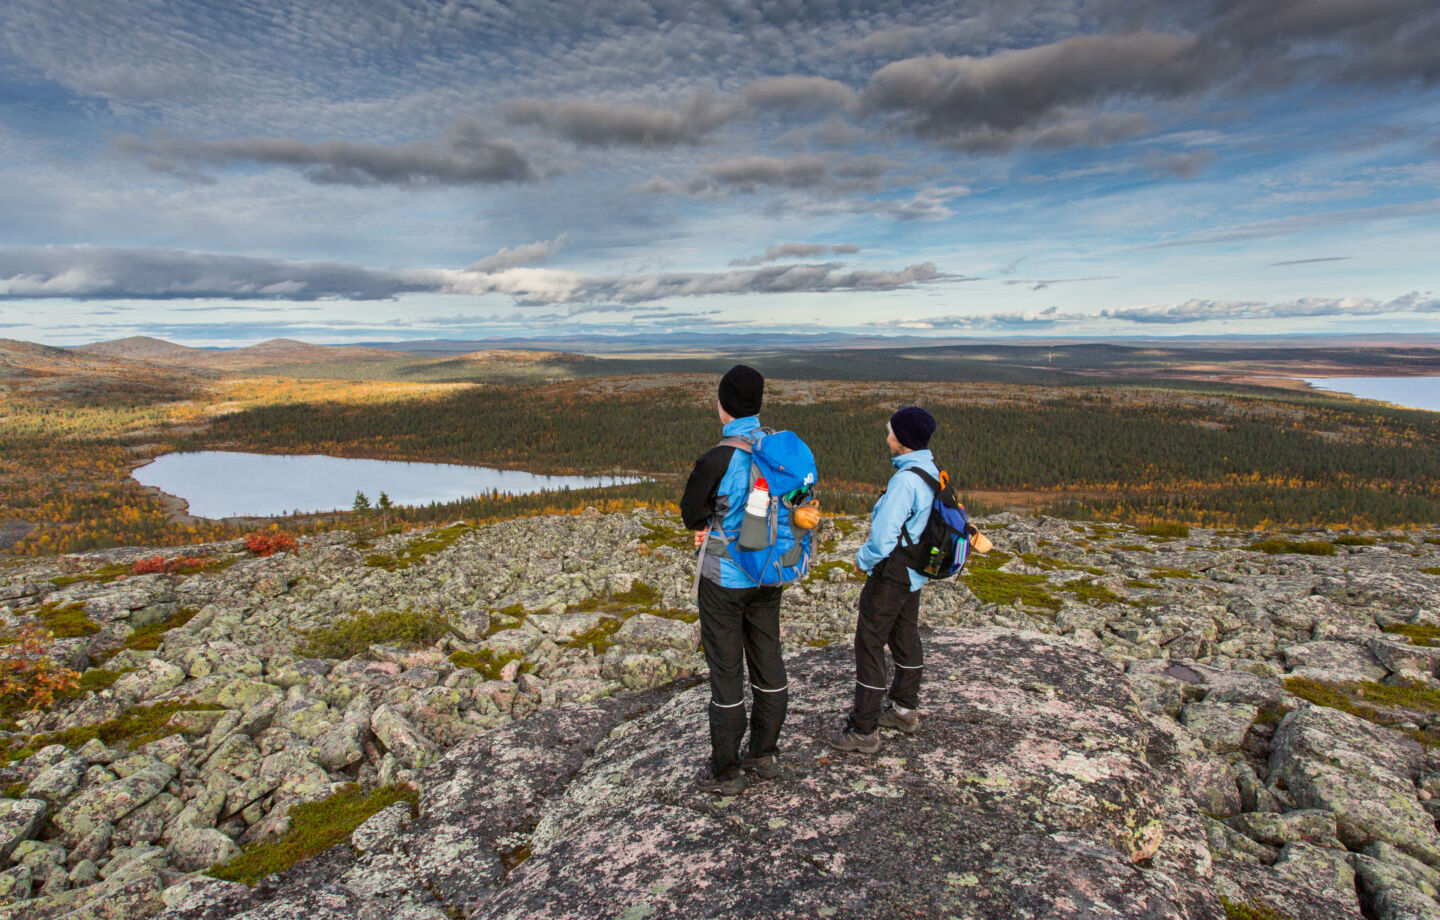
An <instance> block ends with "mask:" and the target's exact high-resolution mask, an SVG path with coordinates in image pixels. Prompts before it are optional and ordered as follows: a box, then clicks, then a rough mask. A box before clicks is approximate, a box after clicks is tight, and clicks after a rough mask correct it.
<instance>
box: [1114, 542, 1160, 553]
mask: <svg viewBox="0 0 1440 920" xmlns="http://www.w3.org/2000/svg"><path fill="white" fill-rule="evenodd" d="M1113 548H1114V549H1118V550H1125V551H1126V552H1131V553H1154V552H1155V549H1154V547H1151V546H1146V545H1145V544H1144V543H1121V544H1120V545H1118V546H1115V547H1113Z"/></svg>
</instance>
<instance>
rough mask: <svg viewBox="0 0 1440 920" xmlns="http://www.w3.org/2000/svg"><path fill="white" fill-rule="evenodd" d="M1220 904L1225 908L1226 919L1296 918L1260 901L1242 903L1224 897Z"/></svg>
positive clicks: (1286, 919)
mask: <svg viewBox="0 0 1440 920" xmlns="http://www.w3.org/2000/svg"><path fill="white" fill-rule="evenodd" d="M1220 906H1222V907H1224V908H1225V920H1294V918H1292V917H1291V916H1290V915H1289V914H1287V913H1283V912H1281V911H1278V910H1276V909H1275V908H1273V907H1270V906H1269V905H1267V904H1264V903H1262V902H1260V901H1254V900H1251V901H1246V902H1244V903H1241V902H1239V901H1232V900H1230V899H1229V898H1225V897H1222V898H1221V899H1220Z"/></svg>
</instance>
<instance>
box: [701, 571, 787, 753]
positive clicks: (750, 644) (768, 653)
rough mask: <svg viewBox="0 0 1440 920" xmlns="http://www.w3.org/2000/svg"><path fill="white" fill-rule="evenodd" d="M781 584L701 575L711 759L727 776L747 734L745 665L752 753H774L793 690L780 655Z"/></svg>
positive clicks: (702, 623) (702, 629) (702, 638)
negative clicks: (737, 582)
mask: <svg viewBox="0 0 1440 920" xmlns="http://www.w3.org/2000/svg"><path fill="white" fill-rule="evenodd" d="M781 590H782V589H781V588H780V587H778V586H766V587H758V588H722V587H720V586H719V585H717V584H715V582H713V581H711V580H710V579H708V578H702V579H700V591H699V597H698V599H697V600H698V603H699V606H700V644H701V645H702V646H703V647H704V650H705V663H706V664H707V665H709V667H710V707H709V709H710V765H711V767H712V768H713V769H714V771H715V775H716V776H718V777H720V778H722V779H723V778H728V777H729V776H731V775H733V774H734V773H735V771H736V770H738V769H739V768H740V756H741V754H740V741H741V739H742V738H743V737H744V735H745V679H744V673H743V672H742V671H741V667H742V665H744V666H745V667H746V668H747V669H748V670H749V673H750V688H751V690H752V691H754V692H753V697H754V700H753V704H752V706H751V711H750V754H751V756H762V755H765V754H774V753H776V751H777V749H778V748H777V742H778V741H779V738H780V728H781V726H782V725H784V724H785V710H786V707H787V705H788V703H789V698H790V694H789V693H788V691H787V689H786V680H785V662H784V660H783V659H782V658H781V657H780V593H781Z"/></svg>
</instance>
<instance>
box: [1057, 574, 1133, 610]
mask: <svg viewBox="0 0 1440 920" xmlns="http://www.w3.org/2000/svg"><path fill="white" fill-rule="evenodd" d="M1060 590H1061V591H1064V592H1065V593H1067V594H1072V595H1074V596H1075V597H1077V598H1079V599H1080V600H1082V601H1084V602H1085V603H1087V604H1128V603H1130V600H1129V598H1125V597H1121V596H1120V595H1118V594H1116V593H1115V592H1114V591H1111V590H1110V589H1109V588H1107V587H1105V586H1104V585H1097V584H1095V582H1093V581H1086V580H1085V579H1083V578H1077V579H1075V580H1074V581H1067V582H1065V584H1063V585H1061V586H1060Z"/></svg>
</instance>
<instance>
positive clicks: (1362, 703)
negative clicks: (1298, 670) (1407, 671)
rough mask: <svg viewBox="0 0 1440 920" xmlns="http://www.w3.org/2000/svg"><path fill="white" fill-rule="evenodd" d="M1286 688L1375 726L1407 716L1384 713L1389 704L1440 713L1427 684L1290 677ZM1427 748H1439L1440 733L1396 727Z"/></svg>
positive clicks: (1437, 694) (1439, 696) (1436, 694)
mask: <svg viewBox="0 0 1440 920" xmlns="http://www.w3.org/2000/svg"><path fill="white" fill-rule="evenodd" d="M1285 689H1286V690H1287V691H1288V692H1289V693H1290V694H1291V695H1293V696H1298V697H1299V698H1300V699H1302V700H1309V701H1310V702H1311V703H1313V704H1315V705H1316V706H1325V707H1327V708H1329V709H1338V710H1340V711H1341V712H1347V713H1349V714H1350V715H1352V716H1357V717H1359V718H1361V719H1364V720H1365V721H1367V722H1374V723H1375V724H1376V725H1384V726H1387V727H1391V728H1394V727H1395V723H1397V722H1402V721H1406V717H1404V716H1401V715H1398V714H1396V713H1392V712H1387V711H1385V710H1384V709H1383V708H1381V707H1386V706H1391V707H1396V708H1400V709H1409V710H1414V711H1419V712H1431V713H1440V690H1432V689H1431V688H1429V687H1409V686H1400V687H1392V686H1390V685H1388V684H1378V683H1375V682H1373V681H1345V682H1340V683H1324V682H1321V681H1318V680H1310V679H1309V678H1306V677H1290V678H1287V679H1286V680H1285ZM1397 731H1401V732H1403V733H1404V734H1406V735H1409V736H1410V737H1412V738H1414V739H1415V740H1416V741H1419V742H1420V743H1421V744H1424V745H1426V746H1428V747H1440V734H1437V733H1436V732H1434V731H1429V730H1426V729H1397Z"/></svg>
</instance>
